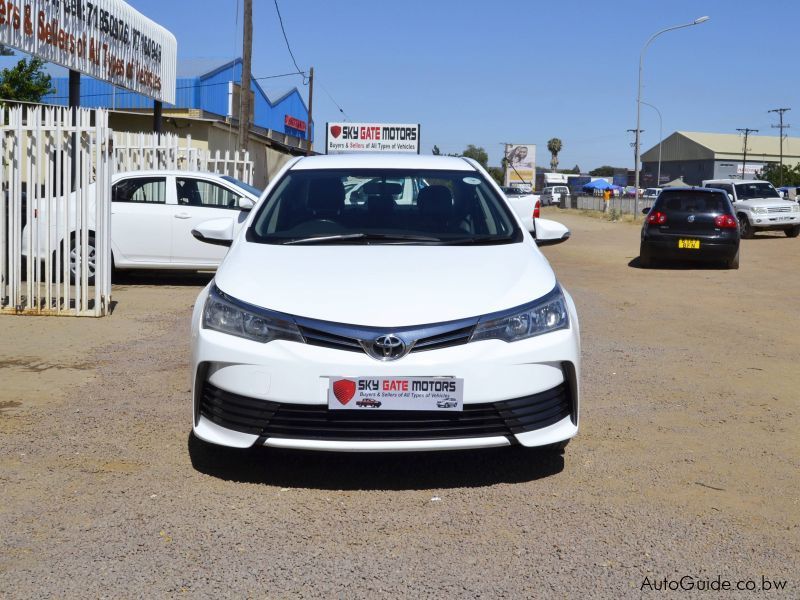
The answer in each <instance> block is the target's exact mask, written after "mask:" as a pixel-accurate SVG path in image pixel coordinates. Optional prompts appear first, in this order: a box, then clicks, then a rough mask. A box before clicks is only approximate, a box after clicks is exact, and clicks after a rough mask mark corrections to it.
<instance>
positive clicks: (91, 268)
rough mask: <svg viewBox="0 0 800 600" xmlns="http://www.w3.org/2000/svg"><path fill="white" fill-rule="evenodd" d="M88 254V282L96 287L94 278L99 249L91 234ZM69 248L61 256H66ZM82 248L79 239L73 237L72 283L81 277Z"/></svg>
mask: <svg viewBox="0 0 800 600" xmlns="http://www.w3.org/2000/svg"><path fill="white" fill-rule="evenodd" d="M86 249H87V254H86V259H87V260H86V265H85V268H86V269H87V270H88V273H87V282H88V284H89V285H94V276H95V272H96V270H97V247H96V245H95V241H94V234H93V233H90V234H89V239H88V242H87V244H86ZM66 250H67V248H64V249H63V251H62V253H61V256H62V257H63V256H64V252H65V251H66ZM79 261H80V246H79V242H78V240H77V238H75V237H73V238H72V240H71V241H70V245H69V280H70V283H73V284H74V283H75V282H76V281H77V280H78V278H79V277H80V266H81V265H80V264H79Z"/></svg>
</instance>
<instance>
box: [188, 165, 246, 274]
mask: <svg viewBox="0 0 800 600" xmlns="http://www.w3.org/2000/svg"><path fill="white" fill-rule="evenodd" d="M175 192H176V196H177V205H176V206H175V212H174V217H173V219H172V264H173V266H185V267H187V268H204V267H213V268H216V267H217V266H219V264H220V263H221V262H222V259H223V258H224V257H225V254H226V252H227V251H228V249H227V248H226V247H225V246H215V245H213V244H207V243H205V242H201V241H198V240H197V239H195V237H194V236H193V235H192V229H194V228H195V227H197V226H198V225H199V224H200V223H202V222H204V221H210V220H212V219H221V218H226V217H227V218H231V219H234V221H235V226H234V231H238V228H239V226H240V225H241V223H242V222H244V220H245V219H246V218H247V213H246V212H245V211H242V210H241V209H240V208H239V199H240V198H241V197H242V196H244V194H243V193H241V192H240V191H235V190H234V189H233V188H230V187H228V186H226V185H223V184H222V183H220V182H219V181H216V180H212V179H205V178H202V177H197V176H195V175H186V176H181V175H177V176H176V177H175Z"/></svg>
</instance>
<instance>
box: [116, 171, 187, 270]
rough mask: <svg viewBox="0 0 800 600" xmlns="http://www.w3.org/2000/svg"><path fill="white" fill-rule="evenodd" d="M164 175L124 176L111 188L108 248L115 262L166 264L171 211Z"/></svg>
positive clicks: (169, 242)
mask: <svg viewBox="0 0 800 600" xmlns="http://www.w3.org/2000/svg"><path fill="white" fill-rule="evenodd" d="M173 212H174V206H170V205H169V204H168V203H167V178H166V177H163V176H162V177H159V176H136V177H125V178H123V179H120V180H119V181H117V182H115V183H114V185H113V186H112V188H111V248H112V250H113V252H114V262H115V264H116V265H117V266H130V265H136V264H142V265H146V266H149V267H157V266H165V267H166V266H169V264H170V260H171V254H172V215H173Z"/></svg>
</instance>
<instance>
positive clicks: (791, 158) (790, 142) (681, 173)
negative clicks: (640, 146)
mask: <svg viewBox="0 0 800 600" xmlns="http://www.w3.org/2000/svg"><path fill="white" fill-rule="evenodd" d="M743 158H744V137H742V136H741V135H738V134H735V133H698V132H692V131H676V132H675V133H673V134H672V135H670V136H668V137H667V138H665V139H664V140H663V141H662V142H661V180H660V182H658V183H660V184H664V183H666V182H668V181H672V180H673V179H678V178H679V177H682V178H683V180H684V181H685V182H686V183H687V184H689V185H700V183H701V182H702V181H703V180H704V179H728V178H730V179H742V178H744V179H755V178H756V173H758V172H759V171H761V170H762V169H763V168H764V167H765V166H766V165H767V164H769V163H779V162H780V137H779V136H767V135H751V136H748V138H747V163H746V164H745V165H744V169H743V168H742V159H743ZM658 160H659V146H658V144H656V145H655V146H653V147H652V148H650V149H649V150H647V152H645V153H643V154H642V174H641V186H642V187H655V186H657V185H658V183H657V182H656V180H657V174H658ZM797 163H800V138H796V137H785V138H784V139H783V164H785V165H795V164H797ZM743 175H744V177H742V176H743Z"/></svg>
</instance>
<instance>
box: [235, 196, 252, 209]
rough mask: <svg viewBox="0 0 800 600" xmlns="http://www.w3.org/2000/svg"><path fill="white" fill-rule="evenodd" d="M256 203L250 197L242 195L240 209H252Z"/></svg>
mask: <svg viewBox="0 0 800 600" xmlns="http://www.w3.org/2000/svg"><path fill="white" fill-rule="evenodd" d="M255 205H256V203H255V202H253V201H252V200H250V198H245V197H244V196H242V197H241V198H239V209H240V210H251V209H252V208H253V207H254V206H255Z"/></svg>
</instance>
